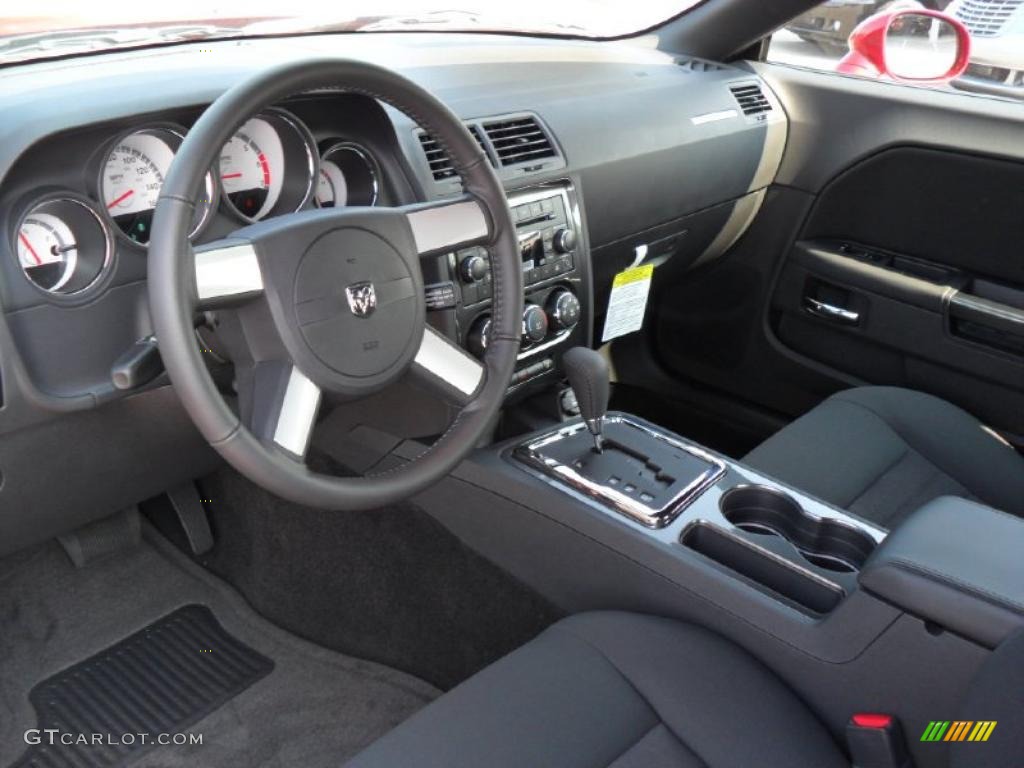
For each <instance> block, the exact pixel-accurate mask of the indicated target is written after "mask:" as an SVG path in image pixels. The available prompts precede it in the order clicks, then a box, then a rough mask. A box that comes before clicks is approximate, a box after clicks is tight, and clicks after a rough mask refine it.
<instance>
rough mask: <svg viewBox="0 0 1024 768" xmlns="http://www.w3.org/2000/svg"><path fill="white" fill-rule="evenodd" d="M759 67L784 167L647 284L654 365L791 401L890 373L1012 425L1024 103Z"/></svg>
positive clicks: (772, 403)
mask: <svg viewBox="0 0 1024 768" xmlns="http://www.w3.org/2000/svg"><path fill="white" fill-rule="evenodd" d="M756 68H757V70H758V73H759V74H760V75H762V76H763V77H764V78H765V79H766V80H767V81H768V82H769V84H770V85H771V86H772V88H773V90H774V91H775V92H776V94H777V95H778V96H779V98H780V99H781V100H782V102H783V105H784V107H785V108H786V110H787V113H788V114H789V117H790V120H791V128H790V138H789V142H788V145H787V148H786V154H785V156H784V158H783V164H782V168H781V170H780V173H779V177H778V179H777V180H776V181H777V183H776V186H775V187H774V188H773V190H772V191H771V192H770V194H769V197H768V200H767V201H766V204H765V206H764V208H763V209H762V211H761V213H760V215H759V217H758V220H757V221H755V225H754V226H753V227H752V228H751V230H750V232H748V234H747V236H746V237H745V238H744V240H743V241H741V242H740V243H739V244H738V246H737V247H736V248H735V249H734V250H733V251H732V253H730V254H729V255H728V256H727V257H726V258H725V259H723V260H721V262H720V263H719V264H716V265H713V266H712V267H710V268H708V269H705V270H703V271H701V272H697V273H691V274H690V275H687V276H686V278H685V281H684V280H682V279H680V280H679V281H678V282H676V283H675V285H673V286H666V287H665V288H664V289H663V290H661V291H659V295H658V296H656V297H655V298H656V300H657V301H658V305H657V311H656V320H655V327H656V330H655V336H654V339H655V343H654V347H655V354H656V355H657V356H658V359H659V361H660V362H661V364H662V365H664V366H665V367H667V368H668V369H669V370H670V371H671V372H672V374H673V375H674V376H676V377H678V378H682V377H685V378H687V379H689V380H694V381H696V382H698V383H700V384H703V385H706V386H712V387H714V388H716V389H720V390H725V391H727V392H729V393H731V394H732V395H733V396H734V397H736V398H740V399H742V400H744V401H746V402H748V403H754V404H757V405H758V406H760V407H763V408H765V409H767V410H769V411H773V412H777V413H780V414H783V415H785V416H787V417H792V416H796V415H798V414H799V413H800V412H802V411H804V410H806V409H807V408H809V407H810V406H811V405H813V404H814V403H815V402H817V401H818V400H820V399H821V398H822V397H824V396H825V395H827V394H830V393H831V392H834V391H836V390H839V389H842V388H845V387H848V386H852V385H856V384H861V383H867V384H889V385H898V386H907V387H911V388H914V389H920V390H923V391H926V392H931V393H933V394H936V395H938V396H940V397H944V398H946V399H948V400H951V401H953V402H954V403H957V404H958V405H961V406H962V407H964V408H966V409H968V410H970V411H971V412H973V413H975V414H976V415H977V416H979V417H980V418H981V419H983V420H985V421H986V422H988V423H989V424H991V425H992V426H994V427H996V428H999V429H1001V430H1004V431H1006V432H1008V433H1010V434H1011V435H1024V105H1019V104H1009V103H1004V102H1000V101H996V100H993V99H987V98H979V97H974V96H967V95H962V94H957V93H945V92H941V91H934V90H924V89H917V88H908V87H903V86H898V85H893V84H889V83H880V82H870V81H863V80H859V79H853V78H847V77H841V76H838V75H834V74H830V73H820V72H810V71H806V70H799V69H795V68H791V67H786V66H782V65H772V64H758V65H756ZM755 294H756V295H755ZM687 297H691V299H692V303H691V302H689V301H687ZM725 299H728V300H725ZM709 306H710V307H711V308H712V309H715V310H716V311H715V312H712V313H711V314H710V315H707V314H705V315H704V317H703V320H702V318H701V316H700V315H701V313H699V312H697V311H696V309H699V308H701V307H703V308H704V309H707V308H709ZM719 318H721V321H719ZM695 334H698V335H697V336H696V338H698V339H699V341H693V340H692V338H693V337H694V335H695Z"/></svg>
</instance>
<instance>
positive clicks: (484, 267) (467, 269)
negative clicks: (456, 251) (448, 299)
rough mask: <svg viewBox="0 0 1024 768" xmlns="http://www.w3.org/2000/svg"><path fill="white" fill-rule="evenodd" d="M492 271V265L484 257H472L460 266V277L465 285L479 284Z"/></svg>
mask: <svg viewBox="0 0 1024 768" xmlns="http://www.w3.org/2000/svg"><path fill="white" fill-rule="evenodd" d="M490 271H491V265H490V264H489V263H488V261H487V259H485V258H484V257H483V256H470V257H469V258H468V259H465V260H464V261H463V262H462V263H461V264H460V265H459V277H461V278H462V282H464V283H479V282H480V281H481V280H483V279H484V278H485V277H487V273H488V272H490Z"/></svg>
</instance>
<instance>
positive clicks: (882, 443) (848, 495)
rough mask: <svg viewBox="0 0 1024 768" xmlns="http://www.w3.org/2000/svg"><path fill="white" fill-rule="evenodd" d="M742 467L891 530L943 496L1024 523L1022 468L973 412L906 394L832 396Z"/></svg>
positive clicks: (861, 391) (872, 390) (884, 390)
mask: <svg viewBox="0 0 1024 768" xmlns="http://www.w3.org/2000/svg"><path fill="white" fill-rule="evenodd" d="M744 461H745V463H747V464H748V465H750V466H751V467H753V468H754V469H757V470H759V471H761V472H764V473H765V474H767V475H770V476H772V477H775V478H777V479H779V480H781V481H782V482H784V483H788V484H789V485H792V486H793V487H795V488H798V489H800V490H803V491H806V492H808V493H810V494H812V495H814V496H817V497H819V498H821V499H823V500H825V501H827V502H829V503H831V504H834V505H836V506H838V507H842V508H843V509H848V510H850V511H851V512H853V513H854V514H857V515H860V516H861V517H864V518H867V519H869V520H873V521H874V522H877V523H879V524H880V525H882V526H885V527H888V528H892V527H894V526H895V525H896V524H898V523H899V522H900V520H902V519H903V518H904V517H906V516H907V515H908V514H910V513H911V512H913V511H914V510H915V509H917V508H918V507H921V506H923V505H924V504H926V503H927V502H929V501H932V500H933V499H936V498H938V497H939V496H962V497H964V498H968V499H973V500H975V501H980V502H983V503H985V504H988V505H989V506H992V507H995V508H997V509H1002V510H1004V511H1006V512H1011V513H1013V514H1016V515H1022V516H1024V458H1021V456H1020V455H1019V454H1018V453H1017V452H1016V451H1015V450H1014V449H1013V448H1011V447H1010V446H1009V445H1007V444H1006V443H1005V442H1004V441H1003V440H1002V439H1001V438H999V437H998V436H997V435H996V434H995V433H994V432H992V431H991V430H989V429H988V428H987V427H985V426H984V425H983V424H981V423H980V422H979V421H978V420H977V419H975V418H974V417H973V416H971V415H970V414H969V413H967V412H966V411H963V410H961V409H960V408H957V407H956V406H954V405H952V404H950V403H948V402H946V401H945V400H940V399H939V398H937V397H932V396H931V395H926V394H924V393H923V392H914V391H912V390H908V389H899V388H896V387H859V388H856V389H849V390H846V391H845V392H840V393H839V394H837V395H833V396H832V397H830V398H828V399H827V400H825V401H824V402H823V403H822V404H821V405H819V406H818V407H817V408H815V409H814V410H812V411H810V412H809V413H807V414H805V415H804V416H802V417H801V418H799V419H797V420H796V421H794V422H793V423H792V424H790V425H789V426H788V427H786V428H785V429H783V430H781V431H780V432H778V433H776V434H775V435H773V436H772V437H770V438H769V439H768V440H766V441H765V442H764V443H762V444H761V445H760V446H758V447H757V448H755V449H754V450H753V451H752V452H751V453H749V454H748V455H747V456H746V458H745V459H744Z"/></svg>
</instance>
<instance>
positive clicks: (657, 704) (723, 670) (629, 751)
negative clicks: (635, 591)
mask: <svg viewBox="0 0 1024 768" xmlns="http://www.w3.org/2000/svg"><path fill="white" fill-rule="evenodd" d="M752 765H757V766H764V768H782V767H783V766H786V767H787V768H790V767H792V768H796V767H797V766H811V765H813V766H815V768H832V766H835V767H836V768H839V766H844V767H845V768H849V763H848V762H847V761H846V759H845V758H844V757H843V755H842V753H841V752H840V751H839V749H838V747H837V746H836V744H835V742H834V741H833V740H832V738H831V736H830V735H829V734H828V733H827V731H826V730H825V728H824V727H823V726H822V724H821V723H820V722H819V721H818V720H817V719H816V718H815V717H814V715H812V714H811V712H810V711H809V710H808V709H807V707H806V706H805V705H804V704H803V703H802V702H801V701H800V700H799V699H798V698H797V697H796V695H795V694H793V692H792V691H790V690H789V689H788V688H787V687H786V686H785V685H784V684H783V683H782V682H781V681H780V680H779V679H778V678H777V677H775V675H774V674H773V673H772V672H770V671H769V670H768V669H767V668H765V667H764V666H762V665H761V664H760V663H759V662H757V661H756V660H755V659H753V658H752V657H751V656H750V655H748V654H747V653H746V652H744V651H743V650H741V649H740V648H738V647H737V646H735V645H733V644H732V643H730V642H728V641H726V640H724V639H722V638H721V637H719V636H717V635H714V634H712V633H710V632H708V631H706V630H703V629H701V628H699V627H695V626H693V625H690V624H683V623H680V622H677V621H672V620H669V619H663V618H656V617H652V616H641V615H637V614H628V613H610V612H609V613H588V614H580V615H577V616H573V617H571V618H569V619H565V620H563V621H561V622H559V623H558V624H555V625H554V626H552V627H551V628H550V629H548V630H547V631H546V632H544V633H543V634H542V635H541V636H540V637H538V638H537V639H536V640H534V641H532V642H531V643H529V644H527V645H525V646H523V647H522V648H520V649H519V650H518V651H515V652H514V653H512V654H510V655H509V656H506V657H505V658H504V659H502V660H500V661H498V662H497V663H495V664H493V665H491V666H490V667H488V668H487V669H485V670H483V671H482V672H480V673H479V674H477V675H475V676H474V677H472V678H470V679H469V680H468V681H466V682H465V683H463V684H462V685H460V686H458V687H457V688H455V689H454V690H452V691H450V692H449V693H447V694H445V695H444V696H442V697H441V698H440V699H438V700H436V701H435V702H434V703H432V704H431V705H429V706H428V707H427V708H426V709H424V710H422V711H421V712H419V713H418V714H416V715H414V716H413V717H412V718H411V719H410V720H408V721H406V722H405V723H403V724H402V725H400V726H399V727H398V728H397V729H395V730H394V731H392V732H391V733H390V734H388V735H386V736H385V737H384V738H383V739H381V740H380V741H378V742H377V743H376V744H373V745H372V746H371V747H370V748H369V749H367V750H366V751H365V752H363V753H362V754H360V755H358V756H357V757H356V758H355V759H354V760H352V761H351V762H350V763H348V766H349V767H350V768H403V766H416V768H470V766H472V768H479V767H480V766H487V768H525V767H526V766H529V768H546V767H547V766H551V767H552V768H556V767H557V768H597V767H598V766H600V767H602V768H603V767H604V766H614V768H702V767H704V766H706V767H707V768H717V767H718V766H722V767H723V768H724V767H725V766H730V767H735V766H752Z"/></svg>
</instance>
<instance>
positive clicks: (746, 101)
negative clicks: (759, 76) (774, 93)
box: [729, 83, 772, 117]
mask: <svg viewBox="0 0 1024 768" xmlns="http://www.w3.org/2000/svg"><path fill="white" fill-rule="evenodd" d="M729 90H730V91H732V95H733V97H734V98H735V99H736V103H737V104H739V105H740V109H741V110H743V114H744V115H746V116H747V117H753V116H754V115H760V114H763V113H765V112H771V111H772V105H771V102H769V101H768V99H767V97H766V96H765V95H764V91H762V90H761V86H760V85H758V84H757V83H749V84H744V85H733V86H730V87H729Z"/></svg>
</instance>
